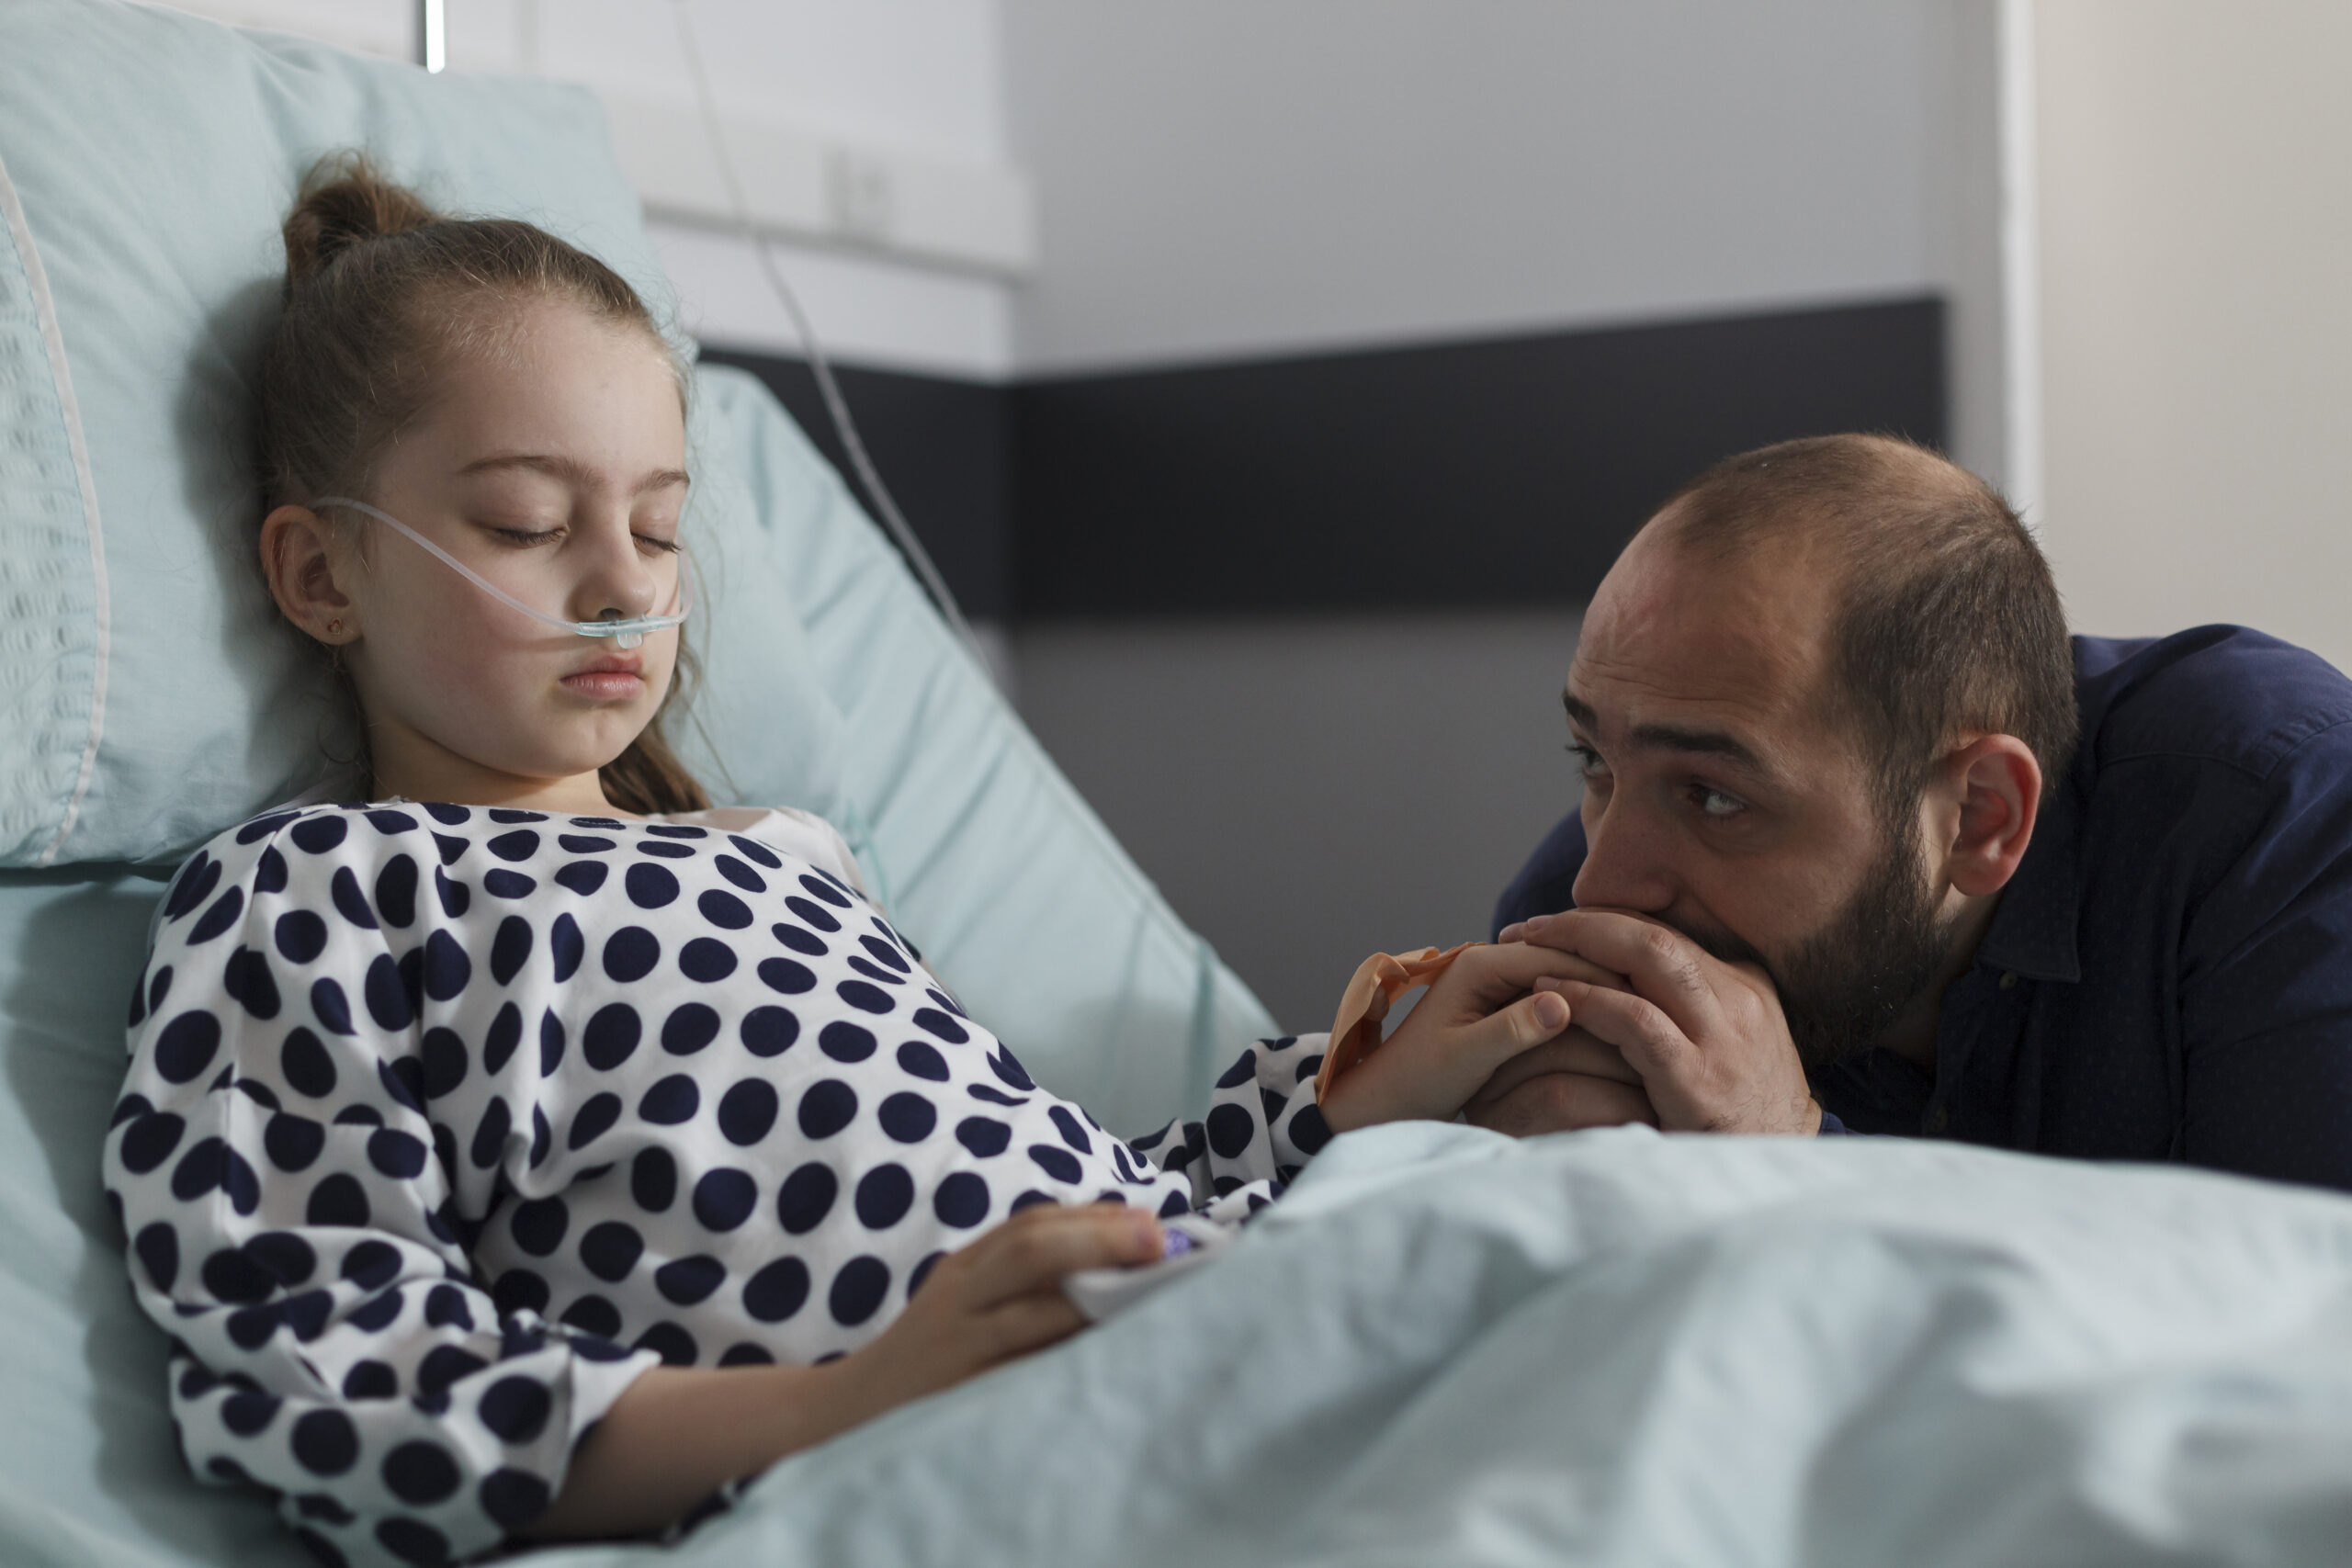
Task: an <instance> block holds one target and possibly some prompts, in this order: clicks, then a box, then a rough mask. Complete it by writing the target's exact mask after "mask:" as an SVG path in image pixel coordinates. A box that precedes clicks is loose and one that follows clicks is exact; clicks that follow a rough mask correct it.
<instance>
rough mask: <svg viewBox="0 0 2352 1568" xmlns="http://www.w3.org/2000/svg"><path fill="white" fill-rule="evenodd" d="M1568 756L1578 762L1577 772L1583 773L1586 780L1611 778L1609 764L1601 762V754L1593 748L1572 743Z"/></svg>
mask: <svg viewBox="0 0 2352 1568" xmlns="http://www.w3.org/2000/svg"><path fill="white" fill-rule="evenodd" d="M1568 755H1569V756H1571V757H1574V758H1575V759H1576V760H1577V772H1578V773H1582V774H1583V775H1584V776H1585V777H1586V778H1588V779H1600V778H1607V777H1608V776H1609V764H1608V763H1607V762H1604V761H1601V760H1600V752H1598V751H1596V750H1593V749H1592V748H1591V747H1589V746H1578V745H1577V744H1575V743H1574V742H1570V743H1569V746H1568Z"/></svg>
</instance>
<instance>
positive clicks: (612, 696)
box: [563, 653, 645, 702]
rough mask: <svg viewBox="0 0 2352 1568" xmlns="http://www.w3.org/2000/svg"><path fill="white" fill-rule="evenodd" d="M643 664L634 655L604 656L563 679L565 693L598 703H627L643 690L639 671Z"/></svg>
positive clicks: (643, 682) (641, 660) (642, 661)
mask: <svg viewBox="0 0 2352 1568" xmlns="http://www.w3.org/2000/svg"><path fill="white" fill-rule="evenodd" d="M644 662H645V661H644V660H643V659H641V658H640V657H639V656H638V655H637V654H634V653H615V654H607V655H605V657H604V658H602V659H599V660H596V661H595V662H594V663H593V664H588V665H584V666H582V668H580V669H578V670H575V671H572V672H571V674H569V675H566V676H565V677H564V678H563V685H564V689H565V690H566V691H569V692H572V693H576V694H579V695H581V696H583V697H588V698H590V699H592V700H595V701H600V702H626V701H628V699H630V698H632V697H634V696H636V695H637V694H639V692H642V691H643V690H645V679H644V677H643V676H641V675H639V673H638V671H639V670H640V669H642V668H643V667H644Z"/></svg>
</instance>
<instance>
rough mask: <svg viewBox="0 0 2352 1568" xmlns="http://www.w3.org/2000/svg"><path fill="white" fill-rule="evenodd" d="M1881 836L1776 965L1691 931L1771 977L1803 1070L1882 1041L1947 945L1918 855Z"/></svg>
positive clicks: (1733, 943) (1891, 834)
mask: <svg viewBox="0 0 2352 1568" xmlns="http://www.w3.org/2000/svg"><path fill="white" fill-rule="evenodd" d="M1880 838H1881V840H1882V842H1881V845H1880V850H1879V855H1878V858H1877V859H1876V860H1875V861H1873V862H1872V863H1871V866H1870V868H1869V870H1868V871H1866V872H1865V873H1864V874H1863V876H1862V883H1861V886H1860V887H1858V888H1856V889H1855V890H1854V895H1853V897H1850V898H1849V899H1848V900H1847V901H1846V904H1845V907H1844V908H1841V909H1839V910H1838V913H1836V914H1835V915H1832V916H1831V917H1830V918H1829V920H1828V922H1827V923H1826V924H1825V925H1824V926H1823V927H1822V928H1821V929H1820V930H1819V931H1815V932H1814V934H1813V935H1811V936H1809V937H1807V938H1805V939H1804V941H1803V942H1799V943H1798V944H1797V946H1796V949H1795V951H1794V952H1792V953H1790V954H1789V956H1788V957H1787V958H1786V959H1784V960H1782V961H1781V962H1780V963H1777V964H1776V963H1773V962H1772V961H1770V959H1767V958H1766V957H1765V956H1764V955H1763V954H1762V953H1758V951H1757V950H1756V949H1755V948H1754V947H1752V946H1750V945H1749V944H1748V943H1747V942H1744V941H1742V940H1741V939H1740V938H1738V937H1736V936H1732V935H1729V934H1728V933H1723V934H1719V935H1714V936H1704V935H1701V934H1700V933H1698V932H1695V931H1693V932H1690V933H1688V934H1689V935H1690V936H1691V940H1692V941H1693V942H1697V943H1698V944H1699V945H1700V946H1702V947H1703V948H1705V949H1706V950H1707V951H1708V952H1709V953H1713V955H1714V956H1715V957H1717V958H1719V959H1721V960H1723V961H1724V963H1727V964H1742V963H1747V964H1759V965H1761V966H1762V968H1763V970H1764V972H1765V973H1766V974H1767V975H1769V976H1771V980H1772V986H1773V988H1774V989H1775V990H1776V991H1778V992H1779V993H1780V998H1781V1014H1782V1016H1783V1017H1785V1018H1786V1019H1787V1020H1788V1024H1789V1037H1790V1038H1791V1039H1792V1040H1793V1041H1795V1042H1796V1047H1797V1056H1798V1059H1799V1060H1801V1061H1802V1062H1804V1065H1805V1067H1806V1069H1807V1070H1808V1071H1810V1070H1813V1069H1815V1068H1819V1067H1826V1066H1830V1065H1831V1064H1833V1063H1836V1062H1840V1061H1843V1060H1845V1059H1846V1058H1848V1057H1849V1056H1855V1055H1860V1054H1861V1053H1862V1052H1864V1051H1867V1050H1869V1049H1870V1048H1871V1046H1873V1045H1876V1044H1878V1043H1880V1042H1881V1041H1882V1040H1883V1038H1884V1037H1885V1035H1886V1032H1887V1031H1888V1030H1889V1029H1890V1028H1892V1027H1893V1026H1894V1021H1895V1020H1896V1019H1897V1018H1899V1017H1901V1016H1902V1013H1903V1010H1904V1009H1905V1008H1906V1007H1908V1006H1909V1005H1910V1004H1911V1003H1912V1002H1913V1001H1914V1000H1916V999H1917V998H1918V996H1919V994H1920V993H1921V992H1922V991H1924V990H1926V989H1927V988H1928V984H1929V983H1930V982H1932V981H1933V980H1934V979H1935V977H1936V971H1937V970H1938V969H1939V968H1940V967H1941V966H1942V964H1943V962H1944V958H1945V955H1946V954H1947V953H1948V952H1949V951H1950V948H1951V936H1952V921H1951V920H1949V919H1942V918H1940V917H1939V911H1938V909H1937V899H1936V894H1935V890H1934V889H1933V888H1932V887H1930V886H1928V874H1927V867H1926V866H1925V865H1923V864H1922V863H1921V861H1920V856H1919V852H1918V851H1917V848H1916V847H1915V846H1914V845H1912V844H1911V843H1909V842H1908V841H1906V838H1905V835H1904V834H1902V833H1900V832H1897V831H1894V830H1891V829H1884V828H1883V829H1881V833H1880Z"/></svg>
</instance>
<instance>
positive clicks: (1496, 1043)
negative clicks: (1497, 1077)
mask: <svg viewBox="0 0 2352 1568" xmlns="http://www.w3.org/2000/svg"><path fill="white" fill-rule="evenodd" d="M1570 1016H1571V1015H1570V1013H1569V1011H1568V1004H1567V1003H1566V1001H1565V1000H1563V999H1562V998H1560V997H1559V996H1558V995H1557V994H1556V993H1555V992H1551V991H1538V992H1536V993H1535V994H1534V995H1533V996H1530V997H1521V998H1520V999H1519V1000H1517V1001H1515V1002H1513V1003H1511V1005H1510V1006H1509V1007H1507V1008H1504V1009H1503V1010H1501V1011H1499V1012H1496V1013H1492V1014H1489V1015H1488V1016H1487V1017H1486V1018H1482V1019H1480V1020H1478V1021H1476V1023H1472V1024H1470V1025H1468V1026H1466V1027H1464V1029H1463V1030H1462V1031H1461V1032H1460V1034H1459V1035H1458V1036H1457V1037H1456V1038H1457V1040H1458V1041H1459V1044H1458V1046H1457V1047H1456V1050H1458V1052H1459V1053H1460V1056H1459V1063H1460V1067H1461V1069H1462V1070H1463V1071H1464V1072H1467V1073H1469V1074H1471V1075H1472V1077H1470V1079H1469V1081H1468V1082H1467V1083H1465V1084H1464V1090H1465V1091H1466V1090H1467V1089H1470V1088H1472V1087H1474V1086H1476V1084H1479V1083H1482V1082H1484V1081H1485V1080H1486V1078H1487V1077H1489V1076H1491V1075H1492V1074H1493V1072H1494V1070H1495V1069H1496V1068H1497V1067H1499V1066H1502V1064H1503V1063H1504V1062H1506V1061H1509V1060H1510V1058H1511V1057H1513V1056H1516V1055H1519V1054H1520V1053H1521V1052H1522V1051H1525V1050H1527V1049H1529V1048H1530V1047H1532V1046H1536V1045H1541V1044H1543V1043H1544V1042H1545V1041H1547V1040H1550V1039H1552V1038H1554V1037H1555V1035H1557V1034H1559V1033H1560V1032H1561V1031H1563V1030H1565V1029H1566V1028H1567V1027H1568V1021H1569V1018H1570ZM1457 1103H1458V1101H1457Z"/></svg>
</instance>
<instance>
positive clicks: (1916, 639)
mask: <svg viewBox="0 0 2352 1568" xmlns="http://www.w3.org/2000/svg"><path fill="white" fill-rule="evenodd" d="M1657 517H1658V525H1659V526H1661V527H1663V528H1667V529H1669V530H1671V532H1670V534H1669V538H1671V539H1672V540H1673V541H1674V542H1676V543H1679V544H1680V545H1682V546H1684V547H1691V548H1695V549H1699V550H1702V551H1703V552H1705V553H1707V554H1708V555H1710V556H1712V557H1713V558H1716V559H1719V560H1721V559H1728V558H1733V557H1735V556H1736V555H1738V554H1741V553H1743V552H1744V551H1745V550H1747V549H1748V548H1750V547H1754V546H1756V545H1758V544H1760V543H1763V542H1765V541H1766V540H1767V539H1770V538H1776V537H1790V536H1795V535H1797V534H1799V533H1808V534H1810V535H1812V536H1813V537H1814V539H1815V540H1817V541H1824V542H1826V544H1827V545H1828V546H1829V549H1830V556H1831V559H1832V560H1833V561H1834V562H1835V563H1836V564H1837V566H1838V569H1839V570H1842V572H1843V574H1844V583H1843V592H1842V594H1841V596H1840V600H1839V603H1838V608H1837V610H1836V612H1835V617H1836V618H1835V621H1834V623H1833V625H1832V626H1831V627H1830V628H1829V635H1830V638H1831V643H1830V648H1831V653H1830V659H1831V670H1832V672H1833V673H1832V677H1831V684H1832V689H1831V691H1830V693H1829V698H1830V701H1831V702H1832V704H1833V705H1835V706H1836V708H1837V709H1838V711H1839V714H1840V716H1841V717H1842V718H1844V719H1845V720H1846V721H1847V722H1848V724H1849V726H1850V727H1851V728H1852V729H1853V730H1854V732H1855V733H1857V734H1858V735H1859V736H1860V738H1861V739H1862V740H1863V741H1864V743H1865V745H1866V748H1867V750H1868V751H1869V752H1871V753H1874V754H1875V757H1876V759H1877V763H1876V765H1877V769H1878V784H1879V789H1880V793H1881V796H1882V802H1881V803H1882V805H1883V807H1886V808H1887V809H1888V810H1890V811H1898V810H1907V809H1909V808H1910V807H1912V806H1913V805H1914V804H1915V803H1916V802H1917V799H1918V795H1919V790H1920V788H1921V787H1922V786H1923V785H1924V784H1925V783H1926V779H1927V773H1928V769H1929V768H1930V767H1931V766H1932V765H1933V763H1934V761H1935V760H1936V758H1937V756H1938V755H1939V753H1940V752H1941V751H1942V750H1943V749H1944V748H1945V747H1946V746H1948V745H1950V744H1951V741H1952V740H1953V739H1955V738H1956V737H1958V736H1959V735H1961V734H1962V733H1963V732H1965V731H1970V730H1973V731H1976V732H1978V733H1982V734H2001V735H2014V736H2016V737H2017V738H2018V739H2020V740H2022V741H2024V742H2025V743H2026V745H2027V746H2029V747H2030V748H2031V749H2032V751H2033V755H2034V759H2035V761H2039V762H2040V763H2041V774H2042V796H2043V798H2044V799H2045V800H2046V799H2048V798H2049V795H2050V793H2051V792H2052V790H2054V789H2055V788H2056V787H2057V784H2058V780H2059V778H2060V776H2061V775H2063V774H2064V773H2065V771H2066V769H2067V767H2068V765H2069V764H2070V763H2071V762H2072V761H2073V760H2074V755H2075V742H2076V737H2077V732H2078V729H2079V727H2080V722H2081V721H2080V716H2079V715H2078V714H2077V712H2076V710H2075V665H2074V654H2073V649H2072V648H2071V646H2070V645H2069V643H2068V641H2067V637H2066V615H2065V610H2064V606H2063V605H2062V604H2060V602H2059V598H2058V585H2057V583H2056V581H2054V580H2053V579H2052V576H2051V573H2050V563H2049V561H2048V560H2047V559H2046V558H2043V556H2042V553H2041V547H2039V546H2037V545H2036V544H2035V543H2034V541H2033V536H2032V535H2031V534H2030V533H2029V532H2027V530H2026V527H2025V525H2023V524H2022V523H2020V522H2019V521H2018V515H2017V513H2015V512H2013V511H2012V510H2010V508H2009V505H2008V503H2007V502H2006V501H2004V500H2002V499H2001V496H2000V493H1999V492H1998V491H1995V490H1994V489H1993V487H1992V486H1990V485H1988V484H1986V483H1985V481H1984V480H1983V479H1978V478H1977V477H1976V476H1975V475H1974V474H1972V473H1970V472H1969V471H1968V470H1967V469H1965V468H1961V467H1960V466H1959V465H1957V464H1955V463H1952V462H1951V461H1949V460H1947V459H1946V458H1944V457H1940V456H1939V455H1938V454H1936V453H1934V452H1930V451H1928V449H1927V448H1925V447H1923V446H1914V445H1913V444H1912V443H1910V442H1907V441H1902V440H1898V439H1895V438H1894V437H1892V436H1884V435H1820V436H1813V437H1809V438H1807V439H1805V440H1802V441H1784V442H1782V443H1781V444H1780V445H1778V446H1764V447H1759V448H1758V449H1757V450H1755V451H1752V452H1743V453H1741V454H1740V455H1739V456H1737V457H1730V458H1726V459H1725V460H1724V461H1723V462H1721V463H1718V464H1716V465H1715V466H1714V467H1713V468H1710V469H1708V470H1707V471H1706V472H1705V473H1703V474H1701V475H1700V476H1699V477H1698V478H1697V479H1693V480H1691V482H1690V483H1689V484H1687V485H1685V486H1683V488H1682V489H1681V490H1680V491H1677V492H1676V493H1675V495H1674V496H1673V498H1672V499H1670V500H1669V501H1668V502H1667V503H1666V505H1665V506H1663V507H1661V508H1660V509H1659V511H1658V513H1657Z"/></svg>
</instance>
